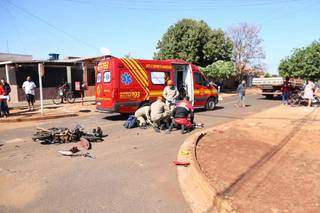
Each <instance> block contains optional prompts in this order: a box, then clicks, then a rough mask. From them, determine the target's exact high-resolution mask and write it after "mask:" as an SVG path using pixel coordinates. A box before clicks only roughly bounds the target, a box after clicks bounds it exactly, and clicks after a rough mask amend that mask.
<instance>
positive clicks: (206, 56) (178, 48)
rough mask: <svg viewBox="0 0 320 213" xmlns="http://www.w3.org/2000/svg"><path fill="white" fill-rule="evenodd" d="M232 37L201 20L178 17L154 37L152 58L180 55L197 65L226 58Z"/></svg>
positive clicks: (230, 50)
mask: <svg viewBox="0 0 320 213" xmlns="http://www.w3.org/2000/svg"><path fill="white" fill-rule="evenodd" d="M232 49H233V45H232V41H231V40H230V39H229V38H228V37H227V36H226V34H225V33H224V31H223V30H221V29H211V28H210V27H209V26H208V24H206V23H205V22H204V21H197V20H193V19H182V20H180V21H178V22H177V23H176V24H174V25H172V26H170V27H169V29H168V30H167V32H166V33H165V34H164V35H163V36H162V39H161V40H160V41H158V44H157V50H158V51H157V52H156V53H155V54H154V58H155V59H161V60H164V59H172V58H175V59H183V60H186V61H188V62H191V63H193V64H195V65H198V66H202V67H205V66H208V65H209V64H212V63H213V62H215V61H218V60H224V61H230V60H231V58H232Z"/></svg>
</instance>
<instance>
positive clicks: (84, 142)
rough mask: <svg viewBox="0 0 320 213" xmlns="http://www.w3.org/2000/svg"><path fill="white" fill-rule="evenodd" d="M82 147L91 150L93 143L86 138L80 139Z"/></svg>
mask: <svg viewBox="0 0 320 213" xmlns="http://www.w3.org/2000/svg"><path fill="white" fill-rule="evenodd" d="M80 145H81V146H82V147H83V148H84V149H86V150H89V149H91V143H90V142H89V141H88V140H87V139H85V138H80Z"/></svg>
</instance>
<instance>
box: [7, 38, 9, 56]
mask: <svg viewBox="0 0 320 213" xmlns="http://www.w3.org/2000/svg"><path fill="white" fill-rule="evenodd" d="M7 53H9V41H8V39H7Z"/></svg>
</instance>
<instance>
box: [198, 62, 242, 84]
mask: <svg viewBox="0 0 320 213" xmlns="http://www.w3.org/2000/svg"><path fill="white" fill-rule="evenodd" d="M200 69H201V71H202V72H203V73H204V74H205V75H206V76H207V77H208V78H210V79H216V80H217V79H227V78H230V77H231V76H235V75H236V69H235V66H234V64H233V62H231V61H221V60H219V61H216V62H214V63H212V64H210V65H208V66H207V67H201V68H200Z"/></svg>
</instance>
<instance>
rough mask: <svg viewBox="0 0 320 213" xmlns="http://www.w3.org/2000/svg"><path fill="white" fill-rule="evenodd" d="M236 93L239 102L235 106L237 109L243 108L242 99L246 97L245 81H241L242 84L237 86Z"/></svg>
mask: <svg viewBox="0 0 320 213" xmlns="http://www.w3.org/2000/svg"><path fill="white" fill-rule="evenodd" d="M237 93H238V95H239V100H238V102H237V103H236V104H235V106H237V107H245V106H246V105H245V103H244V99H245V95H246V81H245V80H242V82H241V83H240V84H239V85H238V88H237Z"/></svg>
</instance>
